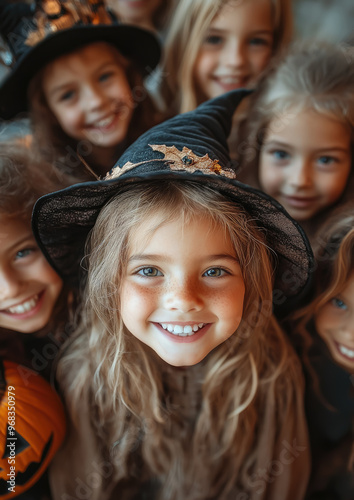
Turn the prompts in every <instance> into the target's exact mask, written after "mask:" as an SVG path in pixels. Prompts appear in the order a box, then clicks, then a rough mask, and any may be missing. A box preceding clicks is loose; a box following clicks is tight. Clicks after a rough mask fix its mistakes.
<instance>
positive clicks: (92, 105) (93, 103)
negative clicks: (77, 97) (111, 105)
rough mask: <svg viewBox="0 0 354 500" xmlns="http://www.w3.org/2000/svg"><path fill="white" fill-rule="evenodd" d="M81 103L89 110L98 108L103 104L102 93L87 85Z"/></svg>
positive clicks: (93, 86) (97, 88)
mask: <svg viewBox="0 0 354 500" xmlns="http://www.w3.org/2000/svg"><path fill="white" fill-rule="evenodd" d="M82 102H83V105H84V106H85V108H88V109H89V110H92V109H96V108H99V107H100V106H101V105H102V103H103V102H104V95H103V92H102V91H101V89H100V88H99V87H97V86H95V85H87V87H86V88H85V92H84V95H83V100H82Z"/></svg>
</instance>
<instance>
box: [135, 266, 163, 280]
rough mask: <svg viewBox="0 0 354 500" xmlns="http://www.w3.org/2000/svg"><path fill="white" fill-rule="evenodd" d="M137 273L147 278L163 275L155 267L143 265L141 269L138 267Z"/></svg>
mask: <svg viewBox="0 0 354 500" xmlns="http://www.w3.org/2000/svg"><path fill="white" fill-rule="evenodd" d="M137 274H140V276H146V277H149V278H154V277H156V276H163V274H162V272H161V271H159V270H158V269H156V267H143V268H142V269H139V271H138V273H137Z"/></svg>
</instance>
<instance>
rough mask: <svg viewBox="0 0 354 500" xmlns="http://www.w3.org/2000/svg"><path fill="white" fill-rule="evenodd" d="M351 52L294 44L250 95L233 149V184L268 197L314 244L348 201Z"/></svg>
mask: <svg viewBox="0 0 354 500" xmlns="http://www.w3.org/2000/svg"><path fill="white" fill-rule="evenodd" d="M353 88H354V65H353V49H352V48H350V47H349V46H346V47H341V46H338V45H333V44H328V43H324V42H312V43H309V42H306V43H297V44H294V45H293V47H292V48H291V49H290V50H289V51H288V53H287V54H286V55H285V56H284V57H283V58H282V59H281V60H280V61H278V63H277V64H275V65H274V68H273V69H272V70H271V71H270V72H269V74H268V75H267V77H266V78H265V79H264V81H263V82H262V83H261V84H260V86H259V88H258V90H257V92H256V94H255V95H254V96H252V100H253V102H252V104H251V107H250V112H249V116H248V118H247V122H246V125H245V127H244V129H243V132H242V134H241V136H240V138H239V141H238V143H237V145H236V149H237V151H238V155H239V159H240V162H241V166H240V169H239V171H238V178H239V179H240V180H241V181H242V182H246V183H248V184H251V185H252V186H255V187H260V188H261V189H262V190H264V191H265V192H266V193H267V194H269V195H271V196H273V197H274V198H275V199H276V200H277V201H279V203H281V204H282V205H283V206H284V208H285V209H286V210H287V211H288V212H289V214H290V215H291V216H292V217H293V218H294V219H296V220H297V221H299V222H300V224H301V225H302V226H303V227H304V229H305V230H306V231H307V235H308V237H309V238H310V239H311V240H313V238H314V234H315V232H316V230H317V229H318V227H319V226H320V225H321V222H322V221H323V220H324V219H325V217H327V216H328V214H329V213H330V211H331V210H332V208H333V207H334V206H335V205H337V204H338V203H342V202H343V201H345V200H346V199H347V198H348V199H349V198H350V197H351V196H352V189H353V186H352V183H353V168H352V161H353V159H352V151H353V125H354V92H353Z"/></svg>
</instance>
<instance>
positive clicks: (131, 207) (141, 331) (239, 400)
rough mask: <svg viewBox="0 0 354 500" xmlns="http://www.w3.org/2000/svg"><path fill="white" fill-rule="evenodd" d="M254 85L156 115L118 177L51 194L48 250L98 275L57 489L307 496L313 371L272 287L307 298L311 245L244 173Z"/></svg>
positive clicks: (78, 353)
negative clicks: (233, 150) (241, 177)
mask: <svg viewBox="0 0 354 500" xmlns="http://www.w3.org/2000/svg"><path fill="white" fill-rule="evenodd" d="M244 95H245V92H238V91H236V92H232V93H230V94H226V95H224V96H221V97H219V98H217V99H215V100H212V101H209V102H207V103H205V104H204V105H202V106H200V108H197V109H196V110H195V111H193V112H190V113H187V114H184V115H179V116H177V117H175V118H173V119H171V120H169V121H167V122H165V123H164V124H161V125H159V126H157V127H155V128H153V129H151V130H150V131H148V132H147V133H145V134H144V135H143V136H141V137H140V138H139V139H138V140H137V141H136V142H135V143H134V144H133V145H132V146H131V147H130V148H129V149H128V150H127V151H126V152H125V154H124V155H123V156H122V157H121V158H120V160H119V162H118V164H117V165H116V166H115V167H114V168H113V169H112V170H111V172H110V173H109V175H107V177H106V178H105V180H102V181H97V182H88V183H84V184H77V185H76V186H71V187H70V188H68V189H66V190H63V191H59V192H57V193H54V194H52V195H49V196H45V197H42V198H41V199H40V200H39V201H38V202H37V204H36V207H35V210H34V213H33V229H34V232H35V235H36V238H37V240H38V243H39V245H40V247H41V248H42V250H43V251H44V252H45V255H46V256H47V258H48V259H49V261H50V262H51V264H52V265H53V266H54V268H55V269H57V271H58V272H59V273H60V274H61V275H62V277H63V278H64V279H66V280H69V279H70V277H72V276H74V275H75V274H76V275H78V273H79V270H80V263H81V266H82V272H84V273H85V282H86V289H85V296H84V306H83V307H84V309H83V314H82V322H81V323H80V324H79V325H78V327H77V330H76V332H75V333H74V335H73V337H72V339H71V340H70V341H69V342H68V343H67V344H66V346H65V347H64V349H63V351H62V354H61V359H60V362H59V366H58V378H59V382H60V385H61V388H62V391H63V393H64V396H65V400H66V403H67V407H68V410H69V413H70V416H71V420H72V432H71V434H70V436H69V438H68V440H67V443H66V445H65V447H64V448H63V449H62V451H61V452H60V453H59V454H58V455H57V459H56V460H55V464H54V465H53V467H52V471H51V477H52V486H53V495H54V498H55V499H58V500H59V499H61V498H64V496H65V494H67V495H71V496H73V497H75V495H77V496H79V495H84V494H85V495H89V497H90V498H91V499H99V500H103V499H113V498H118V497H119V498H133V497H134V498H159V499H166V500H167V499H174V500H179V499H181V500H182V499H183V500H185V499H188V500H196V499H203V500H205V499H206V498H215V499H216V498H217V499H219V500H221V499H229V498H232V499H235V498H252V499H266V498H267V499H275V498H281V499H284V500H296V499H299V500H300V499H302V498H303V495H304V492H305V489H306V484H307V479H308V475H309V453H308V452H309V450H308V437H307V429H306V422H305V417H304V412H303V402H302V400H303V383H302V377H301V372H300V368H299V364H298V360H297V358H296V356H295V354H294V352H293V350H292V349H291V347H290V345H289V343H288V341H287V339H286V337H285V336H284V334H283V332H282V330H281V329H280V327H279V325H278V323H277V321H276V319H275V317H274V315H273V311H272V299H273V302H274V305H276V306H277V307H278V308H280V309H281V308H286V307H290V308H291V307H293V305H294V303H296V302H297V301H298V300H299V297H300V296H301V295H302V294H303V293H304V291H306V288H307V286H308V283H309V277H310V270H311V265H312V257H311V250H310V248H309V245H308V242H307V239H306V237H305V236H304V234H303V232H302V230H301V229H300V228H299V226H298V225H297V224H296V223H295V222H294V221H293V220H292V219H291V218H290V217H289V216H288V214H287V213H286V212H285V211H284V210H283V209H282V207H281V206H280V205H279V204H278V203H277V202H275V201H274V200H273V199H271V198H270V197H268V196H267V195H265V194H263V193H261V192H259V191H257V190H255V189H253V188H251V187H249V186H246V185H243V184H241V183H239V182H238V181H236V180H235V175H234V173H233V172H232V171H230V170H228V164H229V157H228V152H227V147H226V138H227V135H228V132H229V130H230V126H231V118H232V114H233V112H234V110H235V108H236V106H237V104H238V103H239V101H240V100H241V98H242V97H243V96H244ZM85 236H88V239H87V242H86V247H85V244H84V240H85ZM69 457H70V459H69ZM93 478H94V479H93Z"/></svg>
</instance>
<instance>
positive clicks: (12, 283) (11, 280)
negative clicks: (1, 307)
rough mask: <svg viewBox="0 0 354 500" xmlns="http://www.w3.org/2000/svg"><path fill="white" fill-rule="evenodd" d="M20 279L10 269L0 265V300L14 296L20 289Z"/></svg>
mask: <svg viewBox="0 0 354 500" xmlns="http://www.w3.org/2000/svg"><path fill="white" fill-rule="evenodd" d="M20 287H21V284H20V280H19V278H18V276H17V275H16V273H15V272H14V271H12V270H11V269H6V268H3V267H0V300H7V299H11V298H15V297H16V296H17V295H18V293H19V291H20Z"/></svg>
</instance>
